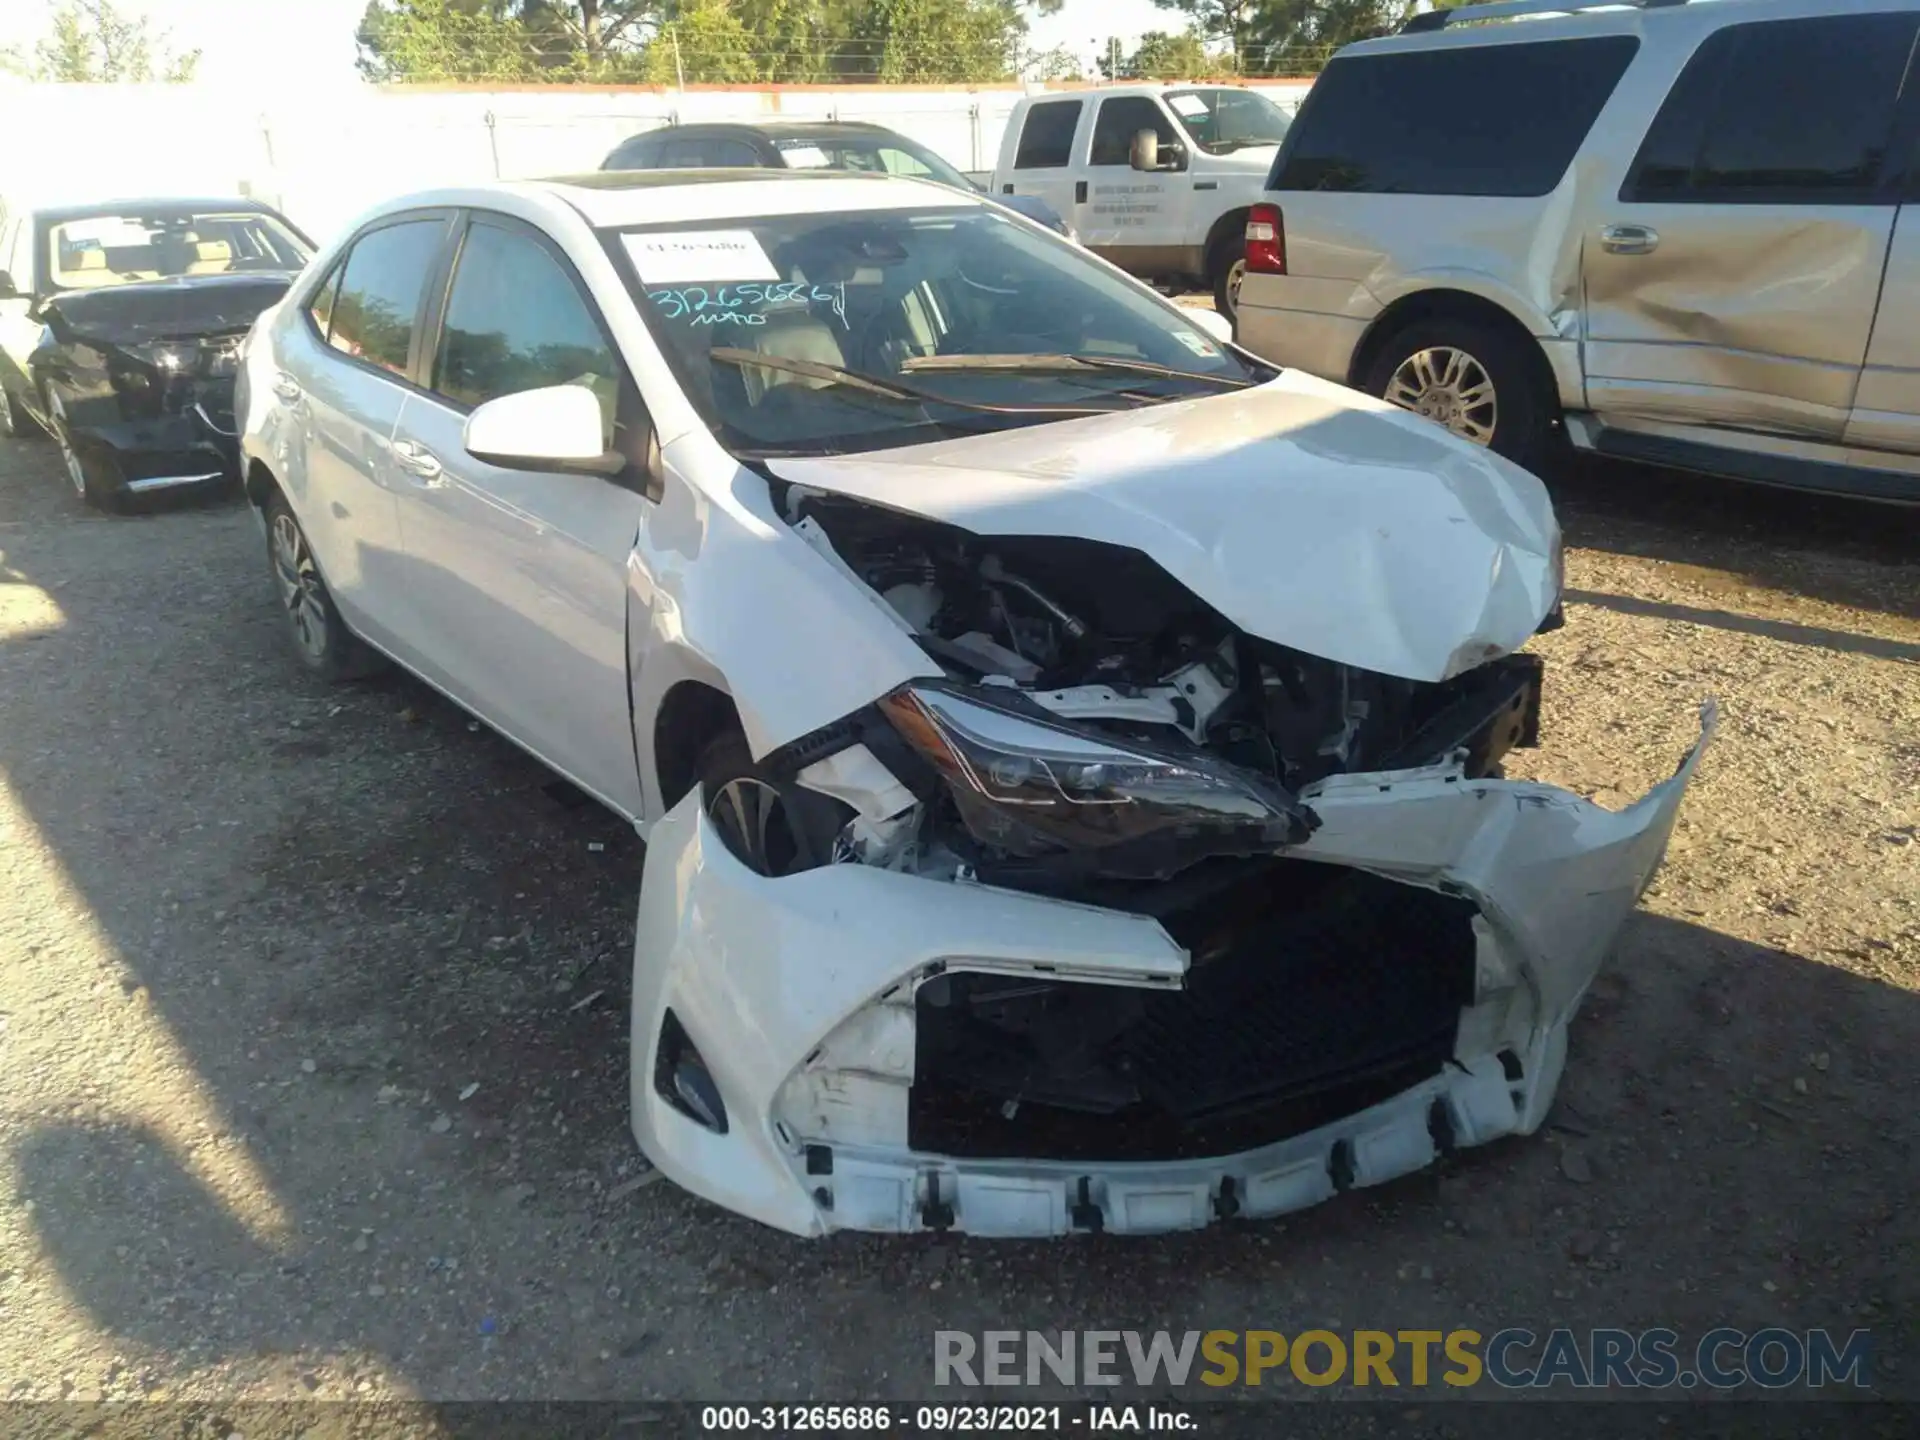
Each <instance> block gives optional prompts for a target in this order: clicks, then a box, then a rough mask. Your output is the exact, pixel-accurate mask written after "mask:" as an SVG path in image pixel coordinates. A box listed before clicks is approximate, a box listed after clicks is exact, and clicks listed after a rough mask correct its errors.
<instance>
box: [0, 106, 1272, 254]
mask: <svg viewBox="0 0 1920 1440" xmlns="http://www.w3.org/2000/svg"><path fill="white" fill-rule="evenodd" d="M1033 88H1035V89H1038V88H1041V87H1033ZM1261 88H1262V89H1265V90H1267V92H1268V93H1269V94H1271V95H1273V97H1274V98H1275V99H1276V100H1277V101H1279V102H1280V104H1282V105H1283V106H1285V107H1286V108H1288V109H1292V108H1294V107H1296V106H1297V105H1298V104H1299V102H1300V99H1301V97H1302V96H1304V95H1305V93H1306V90H1307V82H1305V81H1281V82H1274V83H1271V84H1268V85H1263V86H1262V87H1261ZM1023 93H1026V92H1025V91H1023V90H1022V89H1020V88H1019V87H1005V88H989V89H956V88H929V89H906V88H894V87H890V86H854V87H848V88H846V89H837V90H836V89H815V88H811V87H794V88H783V89H771V90H735V89H712V90H708V89H692V90H684V91H673V90H651V89H621V90H602V89H588V88H584V87H554V88H545V89H525V90H500V91H476V90H417V91H406V90H399V89H379V88H375V87H371V86H361V85H348V86H328V87H323V88H318V89H312V88H299V87H298V86H297V82H296V88H294V89H292V90H291V91H286V90H276V91H273V92H264V91H261V90H257V89H238V88H227V87H215V86H207V85H28V84H24V83H19V82H15V83H6V82H4V81H0V135H5V136H6V137H7V138H8V143H7V145H6V146H5V147H4V150H3V151H0V196H5V197H7V198H10V199H11V198H15V197H18V198H22V199H42V200H89V199H100V198H110V197H114V196H134V195H154V194H165V193H173V194H189V193H199V194H205V195H231V194H234V193H236V192H239V193H245V194H252V195H255V196H258V197H259V198H261V199H263V200H266V201H268V202H269V203H273V204H277V205H279V206H281V207H282V208H283V209H285V210H286V212H287V213H288V214H289V215H291V216H292V217H293V218H294V219H295V220H296V221H297V222H298V223H300V224H301V225H302V226H303V227H305V228H306V229H308V230H309V231H310V232H312V233H313V235H314V236H315V238H316V239H320V240H323V241H324V240H325V238H326V237H327V235H328V234H330V233H331V232H332V231H333V230H334V229H336V228H337V227H339V226H341V225H344V224H345V223H346V222H347V221H349V220H351V219H352V218H353V217H354V216H355V215H356V214H358V213H359V212H360V211H361V210H362V209H364V208H365V207H366V206H368V205H370V204H373V203H374V202H376V201H378V200H380V199H382V198H383V197H385V196H388V195H392V194H395V193H397V192H401V191H406V190H413V189H420V188H424V187H426V186H430V185H444V184H458V183H461V182H465V181H472V180H487V179H494V178H501V179H526V178H530V177H534V176H540V175H562V174H568V173H572V172H578V171H583V170H594V169H597V168H599V165H600V162H601V160H602V159H603V158H604V157H605V156H606V154H607V152H608V151H609V150H611V149H612V148H613V147H614V145H615V144H616V143H618V142H619V141H621V140H623V139H625V138H626V137H627V136H629V135H632V134H635V133H637V132H639V131H641V130H647V129H651V128H653V127H655V126H659V125H667V124H672V123H674V122H676V121H680V122H687V121H694V120H754V119H763V118H765V119H771V118H774V117H780V118H784V119H814V120H827V119H834V120H866V121H871V122H873V123H876V124H881V125H887V126H890V127H892V128H893V129H896V130H899V131H901V132H902V133H904V134H907V135H910V136H912V137H913V138H914V139H916V140H918V141H920V142H921V143H922V144H924V145H927V146H929V147H930V148H932V149H934V150H936V151H938V152H939V153H940V154H941V155H943V156H945V157H946V158H947V160H949V161H950V162H951V163H953V164H954V165H956V166H958V167H959V168H960V169H961V170H965V171H970V172H979V171H986V170H991V169H992V168H993V162H994V157H995V156H996V154H997V153H998V151H999V147H1000V137H1001V134H1002V132H1003V131H1004V130H1005V129H1006V122H1007V117H1008V116H1009V114H1010V113H1011V112H1012V110H1013V106H1014V102H1015V101H1016V100H1018V99H1019V98H1020V96H1021V95H1022V94H1023Z"/></svg>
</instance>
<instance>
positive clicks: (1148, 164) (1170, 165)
mask: <svg viewBox="0 0 1920 1440" xmlns="http://www.w3.org/2000/svg"><path fill="white" fill-rule="evenodd" d="M1127 163H1128V164H1130V165H1131V166H1132V167H1133V168H1134V169H1136V170H1179V169H1181V168H1183V167H1184V166H1185V164H1186V152H1185V151H1184V150H1182V149H1181V148H1180V146H1179V144H1178V143H1177V142H1176V143H1172V144H1168V145H1164V146H1163V145H1162V144H1161V143H1160V135H1159V132H1157V131H1154V130H1136V131H1134V133H1133V144H1132V146H1131V147H1129V149H1128V152H1127Z"/></svg>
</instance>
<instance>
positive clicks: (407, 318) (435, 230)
mask: <svg viewBox="0 0 1920 1440" xmlns="http://www.w3.org/2000/svg"><path fill="white" fill-rule="evenodd" d="M446 233H447V227H446V224H445V222H443V221H441V220H437V219H436V220H403V221H401V222H400V223H399V224H396V225H388V226H384V227H383V228H381V229H379V230H370V231H368V232H367V233H366V234H365V235H362V236H361V237H360V238H359V239H358V240H356V241H354V242H353V249H352V250H350V251H348V252H347V264H346V269H345V270H344V271H343V272H342V273H341V277H340V293H339V296H338V298H337V299H336V300H335V301H334V304H333V313H332V324H331V326H330V327H329V328H328V331H327V343H328V344H330V345H332V346H333V348H334V349H336V350H338V351H340V352H341V353H342V354H344V355H351V356H352V357H353V358H354V359H356V360H362V361H365V362H366V363H367V364H369V365H374V366H377V367H379V368H380V369H382V370H389V371H392V372H393V373H394V374H395V375H402V376H404V375H405V374H406V373H407V356H408V354H409V353H410V352H411V350H412V348H413V333H414V329H415V326H416V325H417V323H418V321H419V316H420V298H421V295H422V294H423V293H424V292H425V290H426V284H427V275H428V274H429V272H431V271H432V269H433V268H434V264H435V262H436V261H437V260H438V259H439V255H440V242H441V240H442V239H443V238H444V237H445V236H446Z"/></svg>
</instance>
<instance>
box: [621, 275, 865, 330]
mask: <svg viewBox="0 0 1920 1440" xmlns="http://www.w3.org/2000/svg"><path fill="white" fill-rule="evenodd" d="M647 299H649V300H650V301H652V302H653V303H654V304H655V305H657V306H659V307H660V313H661V314H662V315H663V316H665V317H666V318H667V319H669V320H685V321H686V322H687V323H688V324H690V325H764V324H766V323H767V312H768V311H770V310H776V309H783V308H786V307H789V306H802V307H804V306H807V305H812V304H814V303H815V302H819V303H822V304H826V305H830V306H832V307H833V313H834V314H835V315H837V316H839V317H840V323H841V324H842V325H844V324H846V323H847V287H846V286H845V285H843V284H840V285H810V284H808V283H807V282H806V281H804V280H789V281H782V282H780V283H778V284H770V285H760V284H746V285H722V286H720V287H719V288H718V289H714V290H709V289H708V288H707V287H706V286H704V285H688V286H684V287H682V288H680V289H677V290H649V291H648V292H647Z"/></svg>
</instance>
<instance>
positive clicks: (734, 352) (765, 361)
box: [707, 345, 1185, 415]
mask: <svg viewBox="0 0 1920 1440" xmlns="http://www.w3.org/2000/svg"><path fill="white" fill-rule="evenodd" d="M707 357H708V358H709V359H712V360H718V361H719V362H720V363H721V364H723V365H738V366H741V367H747V366H753V367H756V368H759V369H763V370H781V371H784V372H786V373H787V374H789V375H804V376H805V377H806V378H807V379H809V380H822V381H825V382H826V383H827V384H829V385H844V386H846V387H847V388H848V389H850V390H864V391H866V392H867V393H868V394H869V395H884V396H886V397H887V398H888V399H889V400H904V401H907V402H908V403H910V404H914V405H947V406H951V407H953V408H954V409H957V410H980V411H984V412H987V413H989V414H995V415H1108V414H1111V413H1112V412H1113V410H1114V409H1115V407H1114V406H1111V405H997V404H993V403H991V402H989V401H985V400H956V399H954V398H953V397H951V396H948V395H937V394H935V393H934V392H933V391H931V390H922V389H919V388H918V387H916V386H913V385H901V384H899V383H897V382H895V381H892V380H889V379H887V378H886V377H885V376H884V375H869V374H868V373H867V372H866V371H864V370H847V369H843V368H842V367H840V366H838V365H828V364H825V363H823V362H821V361H819V360H797V359H793V358H791V357H789V356H786V355H763V354H761V352H760V351H758V350H740V349H737V348H735V347H733V346H731V345H716V346H714V348H713V349H711V350H709V351H708V352H707ZM1169 373H1171V374H1175V375H1179V374H1184V373H1185V372H1184V371H1179V370H1175V371H1171V372H1169Z"/></svg>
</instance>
